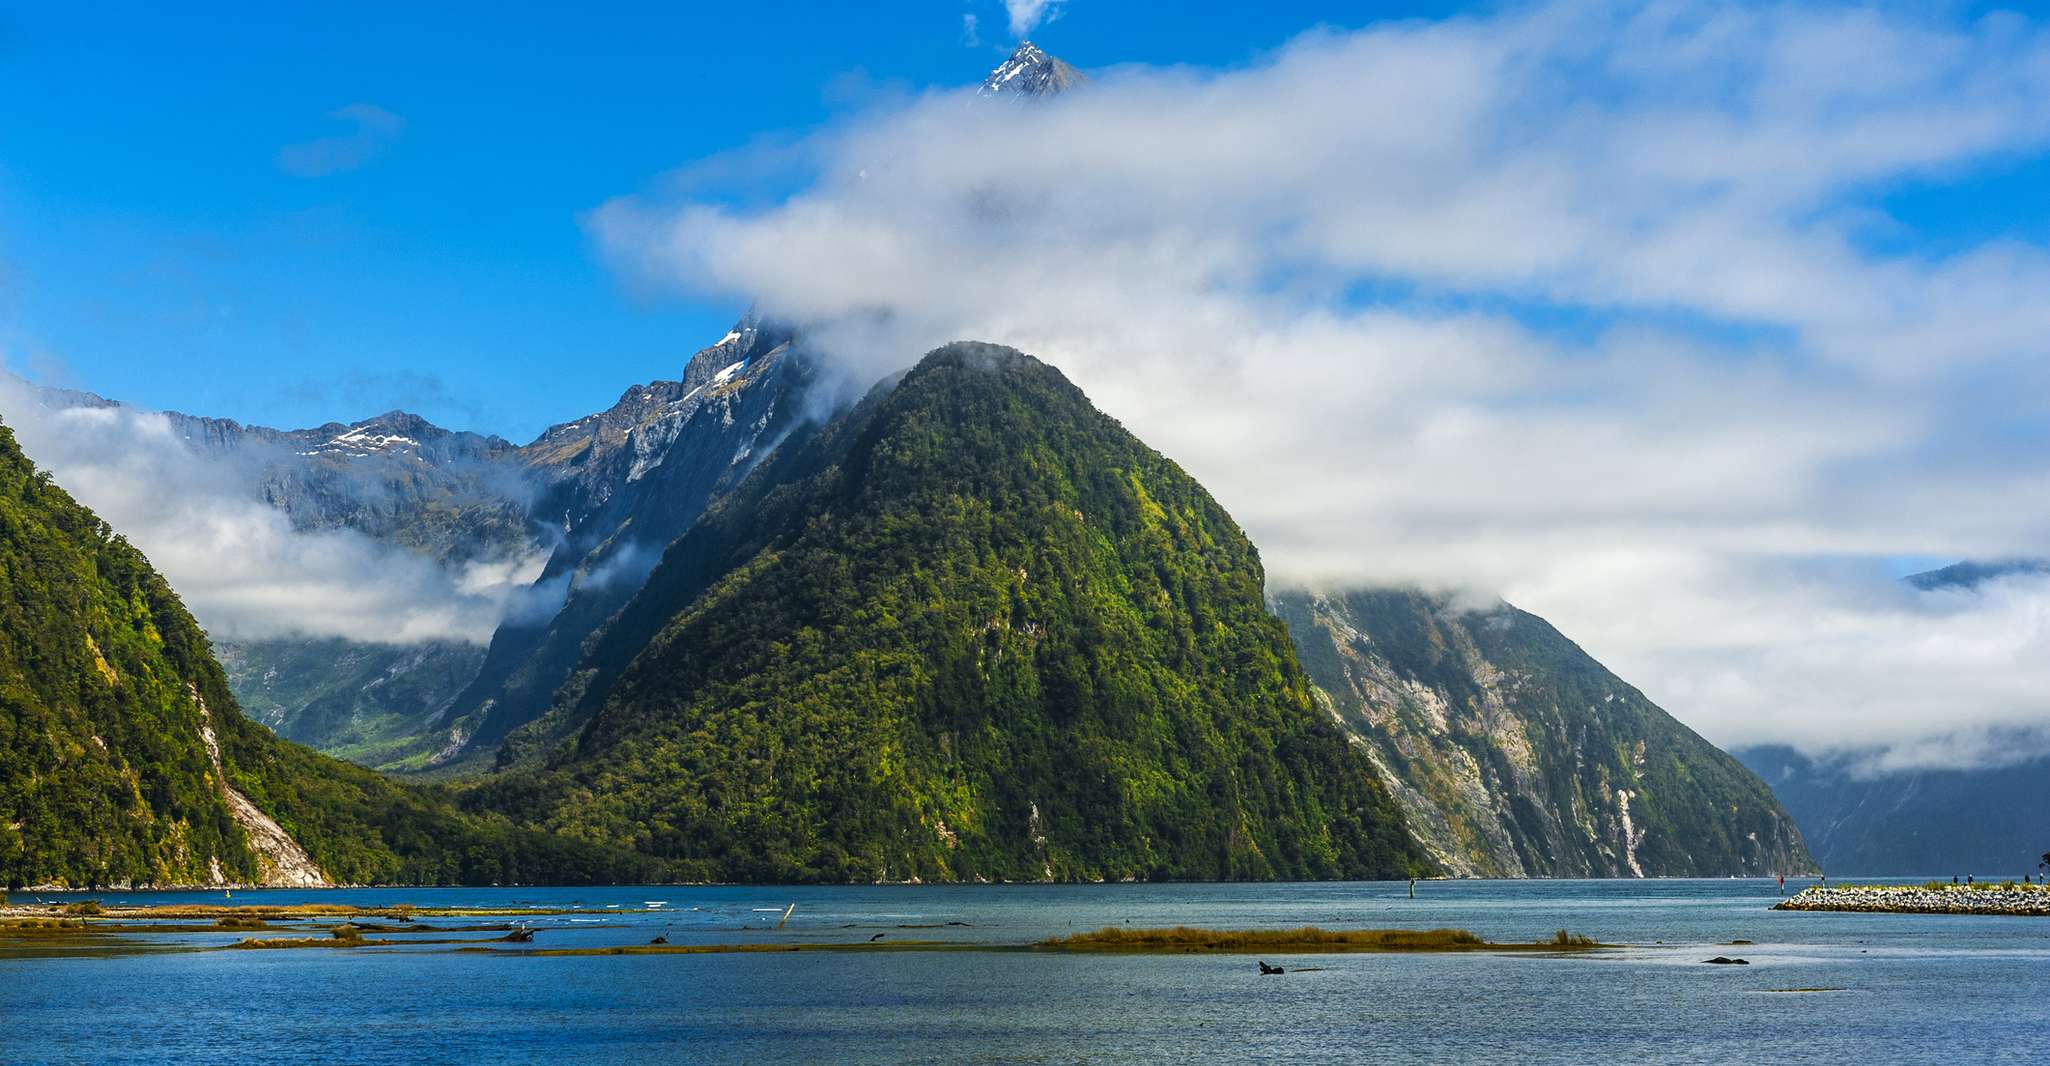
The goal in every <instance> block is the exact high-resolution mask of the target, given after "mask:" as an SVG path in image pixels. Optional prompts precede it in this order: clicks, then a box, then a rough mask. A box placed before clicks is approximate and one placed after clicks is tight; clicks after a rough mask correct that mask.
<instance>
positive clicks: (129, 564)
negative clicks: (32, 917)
mask: <svg viewBox="0 0 2050 1066" xmlns="http://www.w3.org/2000/svg"><path fill="white" fill-rule="evenodd" d="M0 756H4V757H0V885H4V886H5V887H6V888H8V889H20V888H22V887H23V886H25V885H42V886H53V887H60V888H64V887H75V888H89V887H98V886H109V887H129V886H146V885H170V886H176V885H232V884H261V885H270V886H290V887H310V886H318V885H327V884H334V883H342V884H347V883H363V882H383V883H409V884H422V883H424V884H437V883H450V882H468V883H483V882H503V883H512V882H518V881H553V882H563V881H589V880H597V879H615V878H618V877H620V876H652V875H653V874H654V873H655V871H656V869H657V867H656V866H655V864H653V863H649V862H647V861H645V860H643V859H640V858H638V857H636V856H633V855H630V854H627V853H623V852H618V851H614V850H611V849H606V848H602V847H595V846H592V845H589V844H582V843H576V842H572V841H563V840H557V839H555V838H551V837H549V836H547V835H546V834H543V833H539V832H536V831H533V830H523V829H516V828H514V827H513V826H511V825H509V824H508V823H507V822H506V821H505V820H504V819H503V818H499V817H495V816H492V815H488V814H485V815H473V814H462V813H459V812H457V811H456V810H455V809H454V808H453V807H452V806H451V805H450V803H449V802H448V800H447V798H446V797H445V796H444V795H442V794H439V793H436V792H431V791H421V790H414V789H408V788H405V787H402V786H398V785H394V784H392V783H391V782H390V781H387V780H386V779H384V778H383V777H381V776H379V775H377V774H375V773H372V772H370V771H368V770H364V769H362V768H360V767H356V766H351V765H349V764H347V763H344V762H340V761H338V760H335V759H331V758H328V757H326V756H323V755H319V754H317V753H315V752H313V751H311V750H309V749H307V748H304V747H301V746H299V745H297V744H292V743H290V742H287V741H284V740H280V739H279V738H278V737H276V736H275V735H273V734H272V733H271V732H270V731H269V730H267V729H264V728H263V727H262V726H259V725H256V724H255V723H253V722H250V721H249V720H248V719H246V718H244V717H243V716H242V714H241V712H240V710H239V709H238V708H237V706H236V703H235V698H234V696H233V695H232V694H231V693H230V692H229V690H228V686H227V678H226V676H225V675H224V674H223V673H222V671H221V668H220V666H219V665H218V664H217V663H215V661H214V659H213V656H212V654H211V652H210V649H209V648H208V646H207V640H206V635H205V634H204V633H203V632H202V631H201V630H200V628H199V626H198V624H197V623H196V622H194V621H193V619H192V616H191V615H189V614H187V613H186V611H185V608H184V606H183V604H181V603H180V602H179V599H178V596H177V594H176V593H175V592H173V591H172V589H171V587H170V586H169V584H167V583H166V582H165V581H164V579H163V577H162V576H161V575H159V574H158V573H157V572H156V571H155V570H153V569H151V567H150V565H149V562H148V561H147V560H146V559H145V558H144V557H143V556H142V554H141V553H139V552H137V551H136V550H135V549H134V548H133V547H132V546H130V544H129V543H128V541H127V540H126V539H125V538H124V537H123V536H122V535H120V534H119V533H118V532H117V531H116V530H115V529H113V528H112V527H110V526H109V525H107V523H105V522H104V521H102V520H101V519H100V518H99V517H98V516H96V515H94V514H93V513H92V512H91V511H90V510H88V509H86V508H85V507H82V506H80V505H79V504H78V503H77V502H76V501H75V500H73V499H72V498H71V496H70V495H69V494H68V493H66V492H65V491H64V489H63V488H62V487H60V486H59V485H58V484H57V482H56V481H55V480H54V479H53V478H52V477H51V476H50V475H49V474H48V472H47V471H39V470H37V469H36V467H35V466H34V464H33V463H31V462H30V461H29V459H28V457H27V456H26V455H25V454H24V453H23V452H22V450H21V448H20V447H19V446H18V444H17V443H16V441H15V438H14V434H13V432H12V430H11V428H9V427H7V426H0Z"/></svg>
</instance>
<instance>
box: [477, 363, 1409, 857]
mask: <svg viewBox="0 0 2050 1066" xmlns="http://www.w3.org/2000/svg"><path fill="white" fill-rule="evenodd" d="M1262 583H1263V574H1262V570H1261V567H1260V562H1259V559H1258V556H1257V554H1256V553H1255V551H1254V549H1253V547H1252V545H1251V544H1250V543H1248V542H1247V540H1246V539H1245V536H1244V535H1243V533H1241V531H1240V530H1239V528H1238V526H1237V525H1236V524H1235V523H1234V522H1233V521H1232V519H1231V518H1230V516H1229V515H1227V514H1226V513H1225V512H1224V510H1223V509H1222V508H1221V507H1219V506H1218V505H1217V503H1216V501H1214V500H1212V499H1211V498H1210V496H1209V494H1208V493H1206V492H1205V491H1204V490H1203V489H1202V487H1201V486H1200V485H1198V484H1197V483H1196V482H1195V481H1194V480H1193V479H1191V478H1190V477H1189V476H1188V475H1187V474H1186V473H1184V472H1183V471H1182V470H1181V469H1180V468H1179V467H1177V466H1176V465H1175V464H1174V463H1172V462H1170V461H1169V460H1167V459H1165V458H1163V457H1162V456H1160V455H1159V454H1157V453H1155V452H1153V451H1152V450H1151V449H1148V448H1147V447H1145V446H1144V445H1143V444H1141V443H1140V442H1139V441H1137V440H1136V439H1134V438H1133V437H1132V436H1131V435H1130V434H1128V433H1127V432H1126V431H1125V430H1124V429H1123V428H1122V427H1121V426H1119V425H1118V424H1117V423H1116V422H1115V421H1114V420H1112V419H1110V418H1109V417H1107V416H1105V415H1103V414H1101V413H1100V412H1098V411H1097V410H1095V408H1093V407H1092V406H1091V405H1090V404H1089V402H1088V400H1087V399H1086V398H1085V397H1084V396H1083V395H1082V393H1081V392H1080V391H1079V390H1078V389H1076V388H1075V387H1074V386H1073V385H1071V384H1069V383H1068V382H1067V381H1066V379H1064V378H1063V377H1061V375H1060V374H1059V373H1057V372H1056V371H1054V370H1053V369H1051V368H1049V367H1047V366H1045V365H1044V364H1042V363H1039V362H1038V361H1036V360H1034V359H1031V358H1029V357H1027V356H1024V355H1021V354H1019V353H1017V352H1014V351H1011V350H1009V349H1003V348H996V347H993V346H988V345H973V344H957V345H950V346H948V347H946V348H943V349H940V350H938V351H936V352H934V353H933V354H931V355H929V356H928V357H927V358H926V359H925V360H924V361H923V362H922V363H920V364H919V366H918V367H917V368H915V369H914V370H912V371H910V372H909V373H908V374H906V375H905V376H904V377H903V378H902V379H901V380H900V381H899V382H897V383H896V384H895V385H894V387H886V388H883V389H879V390H878V392H877V393H875V394H873V395H871V397H870V398H869V399H868V400H866V401H864V402H863V403H862V404H860V405H859V406H857V407H856V409H855V410H854V411H852V412H851V413H849V414H848V415H846V416H843V417H842V418H841V419H839V420H838V421H837V422H836V423H835V424H833V425H830V426H827V427H825V428H824V429H823V430H820V431H819V432H817V433H815V434H812V435H811V436H810V437H809V438H808V439H806V440H804V441H801V442H798V441H793V442H791V443H790V444H786V445H785V447H784V448H783V449H782V450H780V451H779V452H778V453H777V455H776V456H775V457H773V458H772V459H771V460H769V461H768V462H767V463H765V464H764V465H763V467H762V468H760V469H759V470H757V471H756V472H755V473H754V474H753V475H752V476H751V477H750V478H749V479H748V481H747V482H745V483H744V484H743V485H742V486H741V487H740V490H739V491H737V492H736V493H734V494H732V495H731V496H729V497H728V498H727V499H726V500H725V501H724V502H723V503H722V504H720V505H719V506H718V507H716V508H715V509H714V510H713V511H712V512H711V513H710V514H708V515H707V517H706V519H705V520H704V521H702V522H701V523H700V524H699V525H698V526H697V527H696V528H695V529H693V530H692V531H691V532H690V533H689V534H687V535H686V536H685V537H683V538H682V539H680V540H679V541H678V542H677V543H676V544H674V545H672V546H671V548H670V549H669V551H668V553H667V555H666V556H665V559H664V561H663V562H662V564H661V566H660V567H659V568H658V569H657V571H656V572H655V574H654V575H653V576H652V577H651V579H650V581H649V583H648V586H647V587H646V588H645V589H644V590H643V591H642V592H641V594H640V595H639V596H638V597H637V598H636V600H635V601H634V602H633V603H632V604H630V605H629V606H628V607H627V608H626V609H625V610H624V611H623V612H622V614H621V615H620V617H619V618H618V619H616V620H615V621H614V622H613V624H612V626H611V627H610V629H609V630H608V631H607V632H606V633H604V634H601V635H600V636H599V637H597V638H596V639H594V640H593V642H592V643H591V645H590V646H589V647H588V648H587V651H586V657H585V663H584V665H583V667H582V668H581V669H580V670H579V672H578V674H577V675H576V676H575V677H573V678H572V681H571V682H570V684H568V685H566V686H565V687H564V690H563V692H562V693H561V694H560V696H559V697H558V704H557V707H556V709H555V710H554V711H552V712H551V713H550V715H549V716H548V717H547V718H544V719H543V721H542V722H541V723H537V725H536V726H535V727H531V728H530V729H529V730H527V731H526V732H525V733H524V734H522V736H519V737H515V738H514V742H513V745H512V748H511V751H512V755H511V759H512V761H515V762H525V763H526V764H528V765H533V764H536V763H539V762H540V761H541V757H542V755H543V754H544V753H549V752H550V751H551V750H552V754H547V761H546V765H545V766H543V767H542V768H540V769H533V770H527V771H523V772H521V773H517V774H514V775H512V776H511V777H510V778H507V779H502V780H500V781H497V782H494V783H492V784H490V785H487V786H486V787H484V788H482V789H480V790H478V791H477V792H475V793H473V794H472V802H475V803H478V804H480V805H491V806H496V807H499V808H501V809H505V810H508V811H510V812H512V813H515V814H516V815H518V816H520V817H523V818H527V819H531V820H532V821H534V822H535V823H538V824H540V825H544V826H546V827H548V828H550V829H554V830H558V831H562V832H565V833H570V834H574V835H577V836H580V837H585V838H589V839H595V840H603V841H615V842H623V843H631V844H632V845H634V846H635V847H637V848H639V849H641V850H644V851H647V852H649V853H652V854H655V855H659V856H662V857H665V858H674V859H677V860H679V861H681V862H682V864H683V866H684V868H686V869H688V870H691V871H692V872H694V873H695V874H698V875H700V876H704V877H708V878H717V879H737V880H786V879H787V880H828V881H845V880H870V879H909V878H919V879H924V880H961V881H965V880H971V879H975V878H988V879H1017V880H1039V879H1060V880H1087V879H1095V878H1109V879H1117V878H1123V877H1133V878H1142V879H1145V878H1175V879H1255V878H1334V877H1349V878H1371V877H1390V876H1398V875H1405V874H1408V873H1410V872H1411V871H1412V870H1416V869H1420V868H1423V867H1426V866H1428V861H1427V860H1426V859H1424V858H1423V856H1422V854H1421V853H1420V852H1419V850H1418V849H1417V848H1416V847H1415V845H1414V843H1413V841H1412V840H1411V839H1410V837H1409V835H1408V833H1407V831H1406V830H1405V829H1404V827H1403V824H1402V818H1401V815H1400V813H1399V812H1398V810H1397V809H1396V807H1395V806H1394V804H1393V803H1392V802H1391V801H1390V799H1389V797H1388V795H1387V793H1386V792H1385V790H1384V789H1383V788H1382V787H1381V785H1380V784H1379V782H1378V780H1377V778H1376V776H1375V773H1374V770H1373V768H1372V767H1371V765H1370V764H1369V763H1368V762H1367V761H1366V759H1365V758H1364V757H1363V756H1362V755H1361V753H1360V752H1359V751H1358V750H1356V749H1355V748H1354V747H1353V746H1352V745H1351V744H1349V743H1348V742H1347V741H1346V739H1345V737H1344V735H1343V734H1342V732H1341V731H1340V730H1339V729H1338V728H1337V727H1336V725H1335V724H1334V723H1333V722H1332V721H1331V719H1330V718H1329V717H1328V716H1327V715H1326V714H1324V713H1323V712H1321V711H1320V710H1318V708H1317V707H1316V705H1315V704H1314V702H1313V701H1312V698H1311V695H1310V689H1309V685H1308V683H1307V681H1306V680H1305V678H1304V676H1303V674H1302V672H1301V669H1300V668H1299V667H1298V666H1297V664H1296V661H1295V657H1294V654H1293V652H1292V650H1291V649H1290V647H1289V644H1288V639H1287V635H1286V633H1285V632H1284V630H1283V628H1282V626H1281V624H1280V623H1279V622H1278V621H1277V620H1276V619H1274V618H1273V617H1272V616H1270V615H1269V614H1267V612H1266V611H1265V610H1264V608H1263V603H1262V599H1261V589H1262ZM522 744H525V745H527V746H526V747H525V748H524V749H522V748H521V747H520V745H522ZM551 744H556V745H559V746H557V747H554V748H553V749H551V748H550V745H551Z"/></svg>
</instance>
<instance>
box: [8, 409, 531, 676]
mask: <svg viewBox="0 0 2050 1066" xmlns="http://www.w3.org/2000/svg"><path fill="white" fill-rule="evenodd" d="M0 417H4V418H5V420H6V423H7V425H8V426H9V427H11V428H12V429H13V430H14V433H15V436H16V438H17V439H18V440H19V441H20V442H21V447H22V450H23V451H24V452H26V453H27V454H28V457H29V458H30V459H31V460H33V461H34V462H35V463H36V464H37V465H38V466H39V467H41V468H42V469H45V470H48V471H50V473H51V476H52V477H53V478H54V479H55V480H56V482H57V484H58V485H61V486H62V487H63V488H64V489H65V490H66V491H67V492H69V493H71V495H72V496H73V497H74V498H76V499H77V500H78V501H79V502H81V503H83V504H85V505H86V506H87V507H90V508H92V510H93V511H94V512H96V513H97V514H98V515H99V516H100V517H101V518H102V519H104V520H105V521H106V522H107V523H108V524H109V525H111V526H113V527H114V528H115V529H116V530H118V531H120V533H121V534H122V535H123V536H126V537H127V538H128V540H129V542H130V543H132V544H134V545H135V546H136V547H137V548H139V549H140V550H141V551H142V553H143V554H144V555H146V556H148V557H149V560H150V562H151V564H152V565H154V566H155V567H156V568H157V569H158V570H159V571H161V572H162V573H163V574H164V575H165V577H166V578H168V579H169V580H170V582H171V585H172V587H173V588H176V589H177V590H178V595H179V597H180V598H181V599H182V600H184V602H185V605H186V607H187V608H188V609H190V610H191V611H192V613H193V615H194V616H195V617H197V618H198V619H199V621H200V623H201V624H202V625H204V626H205V627H206V628H207V631H208V632H209V633H210V634H212V635H213V636H214V637H216V638H224V639H257V638H263V637H274V636H337V637H347V638H349V639H352V640H360V641H365V642H369V643H393V644H409V643H415V642H419V641H425V640H459V641H467V642H470V643H479V644H481V643H484V642H486V641H488V640H490V638H491V633H492V631H493V630H494V629H495V628H496V627H497V625H498V621H499V619H500V617H501V616H503V615H504V614H506V613H507V612H508V611H511V610H515V609H518V608H519V607H520V606H521V602H520V601H521V597H522V596H523V595H525V594H526V593H525V591H524V590H526V589H527V587H528V586H529V585H530V584H531V583H532V582H533V580H534V578H536V577H538V576H539V574H540V569H541V565H542V564H543V563H544V562H545V561H546V560H545V556H543V555H539V554H535V555H531V556H527V555H522V556H519V557H515V558H507V559H497V560H479V561H476V562H472V563H468V564H465V565H463V566H461V567H457V568H444V567H442V566H440V565H437V564H436V563H434V562H433V561H431V560H429V559H426V558H423V557H421V556H419V555H416V554H413V553H411V552H408V551H404V550H402V549H398V548H394V547H391V546H389V545H385V544H381V543H379V542H377V541H374V540H372V539H370V538H369V537H367V536H364V535H362V534H360V533H356V532H354V531H350V530H321V531H306V530H298V529H294V528H293V527H292V524H291V522H290V521H289V519H288V518H287V517H286V515H285V513H284V512H283V511H281V510H278V509H277V508H275V507H272V506H270V505H268V504H266V503H264V502H262V501H261V500H259V499H257V498H256V497H255V495H254V486H255V485H256V484H257V477H256V474H255V471H254V469H253V468H252V466H253V464H258V463H260V462H262V460H263V457H262V456H259V455H256V454H253V453H251V454H244V455H242V456H239V457H223V456H220V455H211V456H207V457H201V456H200V455H199V454H198V453H197V452H195V451H193V450H191V449H190V448H189V447H188V446H187V443H186V441H184V440H183V439H182V438H180V437H179V436H178V435H177V434H176V433H175V432H174V431H173V429H172V426H171V424H170V422H169V420H168V419H166V418H165V416H163V415H161V414H158V413H155V412H150V411H143V410H138V409H135V408H129V407H63V406H56V405H52V406H44V405H43V404H42V403H41V402H39V397H38V395H37V394H36V393H35V392H34V390H33V389H32V388H31V387H29V386H27V385H26V384H24V383H23V382H21V381H20V380H19V379H15V378H12V377H9V376H7V375H4V374H0Z"/></svg>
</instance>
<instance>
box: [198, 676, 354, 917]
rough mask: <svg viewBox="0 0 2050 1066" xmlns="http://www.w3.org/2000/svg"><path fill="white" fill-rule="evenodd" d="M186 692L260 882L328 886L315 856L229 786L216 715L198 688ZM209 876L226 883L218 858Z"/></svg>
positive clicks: (277, 885)
mask: <svg viewBox="0 0 2050 1066" xmlns="http://www.w3.org/2000/svg"><path fill="white" fill-rule="evenodd" d="M187 691H188V692H189V694H190V695H191V697H192V702H193V704H194V705H196V706H197V707H198V708H199V740H200V743H201V744H203V745H204V746H205V747H206V754H207V757H208V758H209V759H211V760H212V761H213V768H214V780H215V781H216V782H217V783H218V784H219V785H220V790H221V798H222V799H223V800H224V801H226V802H227V804H228V814H229V815H230V816H231V817H233V818H234V819H235V824H236V825H238V826H240V827H241V828H242V834H243V836H244V838H245V839H246V840H247V841H248V844H249V848H250V850H251V851H253V852H255V853H256V866H257V869H258V870H259V871H260V872H261V874H262V876H261V877H260V878H258V883H259V884H261V885H263V886H264V887H265V888H319V887H322V886H325V885H327V884H329V883H330V882H329V881H328V879H327V875H326V874H324V873H322V872H320V867H319V865H317V864H316V863H314V861H313V856H311V855H308V854H306V849H305V848H302V847H300V846H299V842H298V841H296V840H293V839H292V835H291V834H290V833H287V832H285V830H284V827H282V826H280V825H278V823H277V821H276V820H275V819H273V818H272V817H271V816H270V815H268V814H265V813H263V811H262V810H261V809H260V808H258V807H257V805H256V804H254V803H251V802H250V801H249V797H247V796H245V795H243V794H242V793H240V792H237V791H235V788H234V786H232V785H230V784H228V772H227V770H226V769H225V768H223V767H222V765H221V742H220V738H219V737H217V736H215V734H214V717H213V712H212V711H210V710H208V709H207V706H206V699H205V697H203V696H201V695H200V694H199V686H197V685H191V686H188V689H187ZM210 874H211V876H212V877H213V879H214V881H215V882H217V883H219V882H224V881H225V880H226V878H225V877H224V876H223V874H222V873H221V867H220V862H219V860H218V858H216V859H215V860H214V861H213V862H212V864H211V867H210Z"/></svg>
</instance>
